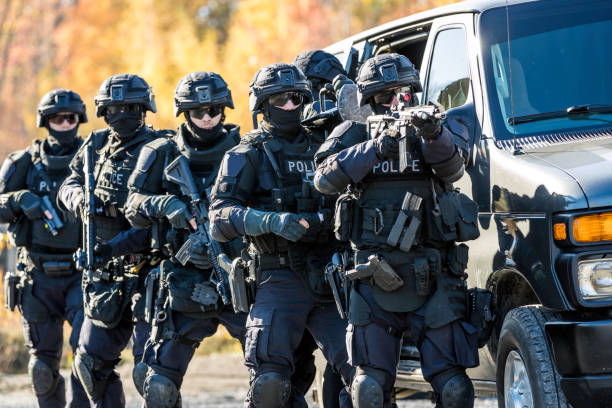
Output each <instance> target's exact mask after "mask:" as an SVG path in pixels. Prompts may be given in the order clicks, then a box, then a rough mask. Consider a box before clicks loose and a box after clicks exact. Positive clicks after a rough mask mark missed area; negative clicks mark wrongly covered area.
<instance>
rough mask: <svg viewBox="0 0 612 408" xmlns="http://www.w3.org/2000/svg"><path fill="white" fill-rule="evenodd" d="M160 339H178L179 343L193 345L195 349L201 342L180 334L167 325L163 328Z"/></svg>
mask: <svg viewBox="0 0 612 408" xmlns="http://www.w3.org/2000/svg"><path fill="white" fill-rule="evenodd" d="M159 338H160V340H162V341H176V342H177V343H181V344H184V345H185V346H187V347H191V348H193V349H197V348H198V347H199V346H200V342H199V341H197V340H192V339H190V338H189V337H187V336H184V335H182V334H178V333H177V332H175V331H173V330H170V329H168V328H166V327H164V328H163V329H162V332H161V335H160V337H159Z"/></svg>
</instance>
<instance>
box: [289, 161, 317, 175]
mask: <svg viewBox="0 0 612 408" xmlns="http://www.w3.org/2000/svg"><path fill="white" fill-rule="evenodd" d="M287 171H288V172H289V173H297V174H306V173H314V171H315V165H314V161H312V160H287Z"/></svg>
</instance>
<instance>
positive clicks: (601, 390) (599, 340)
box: [544, 320, 612, 407]
mask: <svg viewBox="0 0 612 408" xmlns="http://www.w3.org/2000/svg"><path fill="white" fill-rule="evenodd" d="M544 328H545V332H546V338H547V341H548V346H549V349H550V351H551V354H552V358H553V361H554V363H555V366H556V368H557V371H558V372H559V374H560V375H561V388H562V389H563V392H564V394H565V397H566V398H567V400H568V402H569V403H570V404H572V405H573V406H574V407H604V406H606V407H607V406H612V320H597V321H584V322H576V321H574V322H567V321H558V322H547V323H546V324H545V327H544Z"/></svg>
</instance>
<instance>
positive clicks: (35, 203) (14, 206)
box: [10, 190, 43, 220]
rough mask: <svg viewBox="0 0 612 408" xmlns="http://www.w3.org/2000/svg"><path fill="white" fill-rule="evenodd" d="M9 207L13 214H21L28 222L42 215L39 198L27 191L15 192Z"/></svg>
mask: <svg viewBox="0 0 612 408" xmlns="http://www.w3.org/2000/svg"><path fill="white" fill-rule="evenodd" d="M10 206H11V210H12V211H13V213H15V214H19V213H20V212H23V214H24V215H25V216H26V217H28V219H30V220H35V219H37V218H40V217H41V216H42V215H43V214H42V211H41V209H40V206H41V200H40V197H38V196H37V195H36V194H34V193H32V192H31V191H29V190H20V191H16V192H15V193H14V194H13V197H12V200H11V203H10Z"/></svg>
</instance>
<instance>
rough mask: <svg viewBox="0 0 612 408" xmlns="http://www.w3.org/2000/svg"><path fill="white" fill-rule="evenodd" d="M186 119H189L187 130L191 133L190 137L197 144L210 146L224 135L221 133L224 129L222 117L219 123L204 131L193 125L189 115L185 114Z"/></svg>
mask: <svg viewBox="0 0 612 408" xmlns="http://www.w3.org/2000/svg"><path fill="white" fill-rule="evenodd" d="M185 117H186V118H187V129H188V130H189V133H191V134H190V135H189V136H191V137H192V138H193V141H194V142H195V143H197V144H203V145H210V144H212V143H214V142H216V141H217V139H219V137H221V136H222V135H223V133H222V132H221V130H222V129H223V119H224V118H223V117H221V120H220V121H219V123H217V124H216V125H215V126H213V127H212V128H210V129H203V128H201V127H199V126H197V125H196V124H195V123H193V121H192V120H191V118H190V117H189V114H185Z"/></svg>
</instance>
